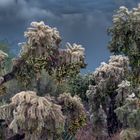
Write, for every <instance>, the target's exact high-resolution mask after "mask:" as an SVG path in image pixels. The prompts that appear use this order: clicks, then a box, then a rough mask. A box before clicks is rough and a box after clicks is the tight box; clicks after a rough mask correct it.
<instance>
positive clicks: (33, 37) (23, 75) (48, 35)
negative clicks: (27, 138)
mask: <svg viewBox="0 0 140 140" xmlns="http://www.w3.org/2000/svg"><path fill="white" fill-rule="evenodd" d="M25 37H26V38H27V42H24V43H20V46H21V47H22V49H21V52H20V54H19V58H20V59H23V60H24V61H25V62H24V65H22V66H21V67H20V70H19V71H17V74H16V76H17V78H18V79H19V80H21V81H23V80H24V81H25V83H29V81H30V79H32V78H33V77H37V79H38V77H39V73H40V72H41V70H42V69H45V70H46V71H47V72H48V73H49V74H50V75H55V76H56V77H57V79H58V80H59V81H60V80H61V79H63V78H64V77H66V76H69V75H70V76H72V75H73V74H76V73H78V72H79V71H80V68H81V67H84V66H85V62H84V52H85V49H84V48H83V47H82V46H81V45H77V44H73V45H71V44H70V43H67V44H66V47H67V48H66V49H60V42H61V37H60V34H59V32H58V30H57V29H56V28H51V27H49V26H48V25H45V24H44V22H43V21H41V22H32V23H31V27H30V28H28V30H27V31H26V32H25ZM19 58H18V59H19ZM27 73H28V75H27Z"/></svg>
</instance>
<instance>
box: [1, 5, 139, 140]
mask: <svg viewBox="0 0 140 140" xmlns="http://www.w3.org/2000/svg"><path fill="white" fill-rule="evenodd" d="M139 29H140V6H138V8H134V9H132V10H130V11H129V10H128V9H127V8H126V7H123V6H122V7H120V8H119V10H118V11H117V13H116V15H114V16H113V25H112V27H110V28H109V30H108V31H109V34H110V35H111V40H110V41H109V50H110V52H111V53H112V55H111V56H110V58H109V60H108V62H106V63H105V62H102V63H101V65H100V66H99V67H98V68H96V69H95V71H94V72H92V73H90V74H89V75H87V77H88V78H87V77H86V78H85V77H84V76H83V75H82V74H81V75H79V73H80V70H81V68H84V67H85V66H86V64H85V54H84V53H85V49H84V48H83V47H82V46H81V45H77V44H75V43H74V44H72V45H71V44H70V43H67V44H66V49H62V48H60V45H61V44H60V42H61V37H60V34H59V32H58V30H57V29H56V28H51V27H49V26H48V25H45V24H44V22H42V21H41V22H32V23H31V27H30V28H28V30H27V31H26V32H25V37H26V38H27V42H25V43H21V47H22V48H21V51H20V53H19V56H18V57H17V58H15V59H13V60H12V62H13V68H12V70H11V72H8V73H6V74H5V73H1V77H0V88H1V87H3V86H5V85H6V84H5V83H6V82H8V81H10V80H13V79H16V80H17V81H18V82H21V83H22V84H23V87H25V88H24V89H25V91H22V90H20V92H19V93H17V94H16V95H14V96H13V97H12V98H11V99H10V101H9V100H8V102H7V104H6V105H2V106H0V139H2V140H7V137H8V138H9V137H10V138H9V139H8V140H10V139H14V140H16V139H18V140H19V139H23V138H24V139H25V140H70V139H71V140H72V139H77V140H87V139H89V140H110V139H112V140H114V139H115V140H139V139H140V33H139ZM6 57H7V54H5V53H4V52H2V51H0V65H1V67H0V68H1V70H4V69H3V66H4V59H5V58H6ZM43 74H44V77H47V76H48V77H47V78H48V80H49V78H50V77H52V79H54V81H53V84H55V85H57V86H56V87H55V88H58V87H61V86H62V85H63V87H64V89H63V90H61V92H60V91H59V93H58V94H57V95H56V94H49V93H47V91H51V90H47V89H49V88H50V89H51V88H53V87H54V86H51V84H50V85H49V84H48V85H49V86H48V87H47V84H46V83H47V82H46V83H45V82H44V83H43V82H42V81H41V76H42V75H43ZM82 76H83V77H82ZM78 77H80V78H79V79H78V80H77V78H78ZM83 79H85V81H84V82H83ZM34 83H36V85H33V87H32V86H27V85H29V84H34ZM41 84H43V90H42V87H41ZM45 84H46V85H45ZM82 84H83V86H82ZM80 87H81V88H80ZM41 90H42V91H41ZM10 92H12V90H11V91H10ZM42 92H44V93H43V95H42V94H41V93H42ZM71 92H73V93H71ZM83 94H84V95H83ZM41 95H42V96H41ZM72 95H73V96H72ZM78 95H79V96H78ZM43 96H44V97H43ZM80 97H81V98H80ZM81 99H82V100H81ZM4 122H5V123H4ZM1 129H2V130H1ZM83 131H85V132H83ZM3 132H4V133H3ZM77 132H79V133H77ZM82 132H83V134H82ZM87 132H90V133H87ZM78 134H80V136H77V135H78ZM84 134H86V136H83V135H84Z"/></svg>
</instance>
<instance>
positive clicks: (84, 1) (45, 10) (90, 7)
mask: <svg viewBox="0 0 140 140" xmlns="http://www.w3.org/2000/svg"><path fill="white" fill-rule="evenodd" d="M138 2H139V0H0V39H3V38H7V39H8V40H9V41H10V42H14V45H12V46H13V49H15V50H18V47H17V45H16V44H17V43H18V42H22V41H24V38H23V32H24V31H25V30H26V28H27V27H28V26H29V24H30V22H31V21H36V20H37V21H40V20H43V21H45V23H48V24H49V25H50V26H56V27H57V28H58V29H59V31H60V33H61V35H62V38H63V43H62V44H65V43H66V42H68V41H69V42H72V43H73V42H77V43H81V44H83V46H84V47H85V48H86V55H87V61H88V67H87V69H89V70H93V69H94V68H95V67H97V66H98V65H99V64H100V62H101V61H104V60H106V59H108V57H109V51H108V50H107V43H108V40H109V38H108V36H107V34H106V30H107V28H108V27H109V26H110V25H111V19H112V15H113V12H114V11H115V10H116V9H117V8H118V7H119V6H121V5H125V6H127V7H129V8H132V7H136V6H137V4H138Z"/></svg>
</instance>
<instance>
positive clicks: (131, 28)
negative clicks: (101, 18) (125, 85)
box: [109, 4, 140, 85]
mask: <svg viewBox="0 0 140 140" xmlns="http://www.w3.org/2000/svg"><path fill="white" fill-rule="evenodd" d="M139 28H140V4H139V5H138V7H137V8H133V9H132V10H128V8H126V7H125V6H121V7H120V8H119V9H118V11H117V13H116V14H115V15H114V16H113V25H112V27H111V28H110V29H109V33H110V35H111V37H112V38H111V41H110V43H109V49H110V51H111V52H113V53H114V54H124V55H126V56H128V58H129V61H130V66H131V67H132V75H131V77H132V81H133V84H134V85H139V84H140V47H139V46H140V33H139Z"/></svg>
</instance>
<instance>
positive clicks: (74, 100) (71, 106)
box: [58, 93, 86, 134]
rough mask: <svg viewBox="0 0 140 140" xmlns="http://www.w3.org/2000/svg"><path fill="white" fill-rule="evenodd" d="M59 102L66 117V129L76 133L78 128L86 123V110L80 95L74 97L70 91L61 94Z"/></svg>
mask: <svg viewBox="0 0 140 140" xmlns="http://www.w3.org/2000/svg"><path fill="white" fill-rule="evenodd" d="M58 103H59V104H60V105H61V106H62V111H63V113H64V115H66V116H67V118H66V131H67V132H69V133H70V134H76V132H77V130H78V129H79V128H81V127H82V126H84V125H85V124H86V112H85V110H84V107H83V104H82V103H81V100H80V98H79V97H78V96H74V97H72V96H71V95H70V94H69V93H64V94H61V95H60V96H59V98H58Z"/></svg>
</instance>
